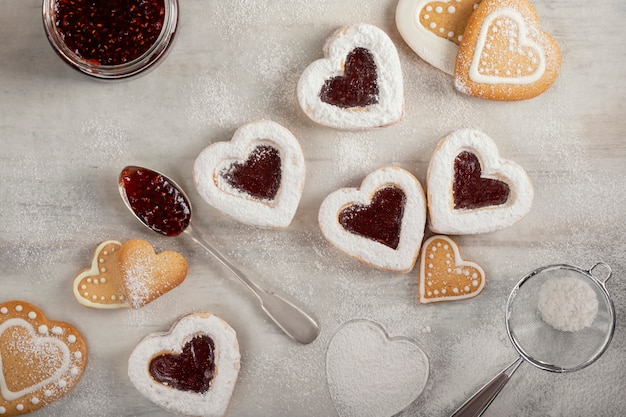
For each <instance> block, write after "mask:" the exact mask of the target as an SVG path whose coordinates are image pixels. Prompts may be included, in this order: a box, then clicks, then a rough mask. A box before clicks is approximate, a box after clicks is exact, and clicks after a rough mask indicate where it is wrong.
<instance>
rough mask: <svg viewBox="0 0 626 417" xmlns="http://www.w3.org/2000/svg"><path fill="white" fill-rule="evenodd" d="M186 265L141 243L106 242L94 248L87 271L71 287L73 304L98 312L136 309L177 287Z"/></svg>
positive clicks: (175, 254) (180, 258) (179, 257)
mask: <svg viewBox="0 0 626 417" xmlns="http://www.w3.org/2000/svg"><path fill="white" fill-rule="evenodd" d="M186 276H187V261H186V260H185V258H184V257H183V256H182V255H181V254H179V253H178V252H174V251H163V252H160V253H158V254H157V253H155V252H154V248H153V247H152V245H151V244H150V243H148V242H146V241H145V240H140V239H131V240H129V241H127V242H124V243H123V244H122V243H120V242H118V241H115V240H107V241H105V242H102V243H101V244H100V245H98V248H97V249H96V251H95V253H94V256H93V259H92V261H91V268H89V269H85V270H83V271H81V272H80V273H79V274H78V275H77V276H76V278H75V279H74V283H73V285H72V289H73V292H74V297H75V298H76V301H78V302H79V303H80V304H82V305H84V306H85V307H91V308H99V309H114V308H134V309H138V308H141V307H143V306H145V305H146V304H148V303H150V302H152V301H154V300H155V299H157V298H158V297H160V296H162V295H164V294H165V293H167V292H168V291H170V290H172V289H174V288H175V287H177V286H178V285H180V284H181V283H182V282H183V281H184V280H185V278H186Z"/></svg>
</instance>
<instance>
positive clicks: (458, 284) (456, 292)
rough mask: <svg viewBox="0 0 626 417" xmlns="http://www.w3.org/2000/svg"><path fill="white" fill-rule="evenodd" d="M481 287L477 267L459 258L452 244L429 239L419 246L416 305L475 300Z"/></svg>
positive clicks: (482, 274)
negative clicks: (417, 302)
mask: <svg viewBox="0 0 626 417" xmlns="http://www.w3.org/2000/svg"><path fill="white" fill-rule="evenodd" d="M483 288H485V272H484V271H483V269H482V268H481V267H480V265H478V264H476V263H474V262H470V261H465V260H463V259H462V258H461V254H460V252H459V247H458V246H457V244H456V242H454V241H453V240H452V239H450V238H449V237H447V236H433V237H431V238H429V239H428V240H427V241H426V242H424V244H423V245H422V254H421V257H420V271H419V302H420V303H422V304H427V303H436V302H438V301H452V300H462V299H466V298H471V297H475V296H477V295H478V294H480V293H481V291H482V290H483Z"/></svg>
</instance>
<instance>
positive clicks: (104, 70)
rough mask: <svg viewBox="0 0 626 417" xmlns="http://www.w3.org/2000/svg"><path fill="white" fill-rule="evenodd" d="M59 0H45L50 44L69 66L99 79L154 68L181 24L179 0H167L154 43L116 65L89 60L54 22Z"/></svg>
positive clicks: (140, 72)
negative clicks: (63, 36)
mask: <svg viewBox="0 0 626 417" xmlns="http://www.w3.org/2000/svg"><path fill="white" fill-rule="evenodd" d="M57 1H58V0H42V14H43V16H42V17H43V26H44V31H45V33H46V37H47V38H48V41H49V42H50V45H51V46H52V48H53V49H54V51H55V52H56V53H57V55H58V56H59V57H60V58H61V59H62V60H63V61H64V62H65V63H66V64H68V65H69V66H70V67H72V68H74V69H75V70H77V71H79V72H82V73H83V74H86V75H89V76H91V77H93V78H96V79H100V80H123V79H128V78H130V77H133V76H137V75H139V74H145V73H146V72H148V70H150V69H153V68H154V67H155V66H156V64H157V63H159V62H161V61H162V60H163V59H164V58H165V56H166V55H167V53H168V52H169V51H170V47H171V45H172V43H173V41H174V38H175V34H176V30H177V28H178V0H164V6H165V15H164V20H163V26H162V28H161V31H160V32H159V36H158V37H157V38H156V40H155V41H154V42H153V43H152V45H151V46H150V47H149V48H148V49H147V50H146V51H145V52H144V53H142V54H141V55H140V56H138V57H137V58H135V59H133V60H131V61H128V62H125V63H122V64H115V65H100V64H96V63H93V62H90V61H89V60H87V59H84V58H83V57H81V56H80V55H78V54H77V53H76V52H74V51H72V50H71V49H70V48H69V47H68V46H67V44H66V43H65V41H64V40H63V39H62V37H61V35H60V34H59V32H58V31H57V27H56V23H55V4H56V2H57Z"/></svg>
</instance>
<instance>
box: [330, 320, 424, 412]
mask: <svg viewBox="0 0 626 417" xmlns="http://www.w3.org/2000/svg"><path fill="white" fill-rule="evenodd" d="M428 376H429V360H428V356H426V354H425V353H424V351H423V350H422V349H421V348H420V347H419V346H418V344H417V343H416V341H415V340H413V339H410V338H408V337H404V336H394V337H392V336H390V335H389V334H388V333H387V330H385V328H384V327H383V326H382V325H380V324H379V323H377V322H374V321H370V320H368V319H354V320H350V321H348V322H345V323H343V324H342V325H341V326H339V328H338V329H337V331H336V332H335V334H334V336H333V338H332V339H331V341H330V343H329V345H328V350H327V351H326V379H327V382H328V389H329V391H330V396H331V398H332V400H333V404H334V405H335V409H336V410H337V413H338V414H339V416H340V417H392V416H394V415H396V414H398V413H400V412H401V411H402V410H404V409H405V408H407V407H408V406H409V405H410V404H411V403H412V402H413V401H415V399H416V398H417V397H419V395H420V394H421V393H422V391H423V389H424V387H425V386H426V384H427V382H428Z"/></svg>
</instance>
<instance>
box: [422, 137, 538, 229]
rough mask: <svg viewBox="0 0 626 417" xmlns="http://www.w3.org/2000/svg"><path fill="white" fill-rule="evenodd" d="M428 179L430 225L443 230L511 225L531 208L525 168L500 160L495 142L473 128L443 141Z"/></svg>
mask: <svg viewBox="0 0 626 417" xmlns="http://www.w3.org/2000/svg"><path fill="white" fill-rule="evenodd" d="M426 181H427V184H428V189H427V194H428V210H429V227H430V229H431V230H432V231H434V232H435V233H441V234H454V235H460V234H474V233H487V232H492V231H495V230H499V229H503V228H505V227H509V226H511V225H513V224H514V223H516V222H517V221H518V220H520V219H521V218H522V217H524V216H525V215H526V214H527V213H528V212H529V211H530V207H531V205H532V200H533V194H534V193H533V187H532V184H531V182H530V179H529V178H528V175H527V174H526V171H524V169H523V168H522V167H521V166H519V165H518V164H516V163H515V162H512V161H509V160H506V159H503V158H500V156H499V153H498V148H497V147H496V144H495V143H494V141H493V140H492V139H491V138H490V137H489V136H487V135H486V134H484V133H483V132H481V131H478V130H474V129H462V130H457V131H455V132H453V133H451V134H449V135H448V136H446V137H444V138H443V139H442V140H441V141H440V142H439V144H438V145H437V148H436V149H435V152H434V153H433V156H432V158H431V161H430V165H429V167H428V174H427V179H426Z"/></svg>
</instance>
